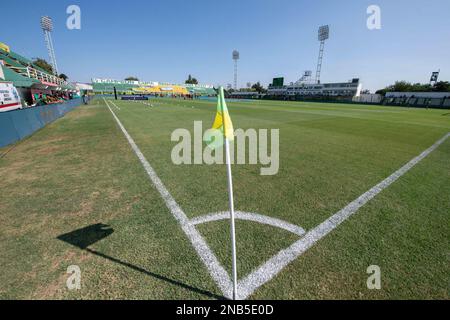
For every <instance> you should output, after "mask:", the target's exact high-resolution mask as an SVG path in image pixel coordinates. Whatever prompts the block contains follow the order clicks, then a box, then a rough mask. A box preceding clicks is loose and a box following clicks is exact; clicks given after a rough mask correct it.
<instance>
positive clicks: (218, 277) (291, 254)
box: [103, 98, 450, 299]
mask: <svg viewBox="0 0 450 320" xmlns="http://www.w3.org/2000/svg"><path fill="white" fill-rule="evenodd" d="M103 100H105V103H106V105H107V107H108V109H109V111H111V113H112V115H113V117H114V119H115V120H116V122H117V124H118V125H119V127H120V129H121V130H122V132H123V133H124V135H125V137H126V138H127V140H128V142H129V144H130V145H131V148H132V149H133V151H134V152H135V154H136V155H137V157H138V158H139V160H140V162H141V163H142V165H143V167H144V169H145V170H146V172H147V174H148V176H149V177H150V180H151V181H152V182H153V184H154V185H155V187H156V189H157V190H158V191H159V193H160V194H161V196H162V198H163V199H164V201H165V203H166V206H167V207H168V208H169V210H170V211H171V213H172V214H173V216H174V217H175V219H176V220H177V221H178V222H179V223H180V225H181V228H182V230H183V231H184V232H185V234H186V235H187V236H188V238H189V240H190V241H191V243H192V245H193V246H194V249H195V250H196V252H197V254H198V255H199V256H200V258H201V260H202V261H203V263H204V264H205V265H206V267H207V269H208V271H209V273H210V274H211V276H212V278H213V279H214V281H215V282H216V283H217V285H218V286H219V288H220V290H221V291H222V293H223V294H224V296H225V297H227V298H230V297H231V296H232V282H231V279H230V277H229V275H228V273H227V272H226V271H225V269H224V268H223V267H222V266H221V265H220V263H219V261H218V259H217V258H216V256H215V255H214V253H213V252H212V251H211V249H210V248H209V246H208V245H207V244H206V242H205V240H204V239H203V237H202V236H201V235H200V233H199V232H198V231H197V229H196V228H195V226H196V225H197V224H202V223H206V222H211V221H218V220H222V219H225V218H228V217H229V216H228V212H218V213H214V214H208V215H204V216H199V217H196V218H193V219H191V220H189V219H188V217H187V216H186V214H185V213H184V212H183V211H182V209H181V208H180V207H179V206H178V204H177V203H176V201H175V199H174V198H173V197H172V196H171V194H170V193H169V191H168V190H167V189H166V187H165V186H164V184H163V183H162V181H161V180H160V179H159V177H158V176H157V175H156V173H155V171H154V170H153V168H152V167H151V166H150V163H149V162H148V161H147V160H146V159H145V157H144V155H143V154H142V152H141V151H140V150H139V148H138V146H137V145H136V143H135V142H134V140H133V139H132V138H131V136H130V135H129V134H128V132H127V131H126V129H125V128H124V126H123V125H122V123H121V122H120V120H119V119H118V118H117V116H116V114H115V113H114V112H113V111H112V109H111V107H110V106H109V104H108V101H107V100H106V99H105V98H103ZM111 103H112V101H111ZM448 137H450V132H449V133H447V134H446V135H445V136H444V137H442V138H441V139H439V140H438V141H436V142H435V143H434V144H433V145H432V146H431V147H430V148H428V149H427V150H425V151H423V152H422V153H421V154H420V155H418V156H417V157H415V158H414V159H412V160H411V161H409V162H408V163H407V164H405V165H404V166H403V167H401V168H400V169H398V170H397V171H395V172H394V173H393V174H391V175H390V176H389V177H387V178H386V179H384V180H383V181H381V182H380V183H378V184H377V185H375V186H374V187H372V188H371V189H370V190H368V191H367V192H365V193H363V194H362V195H361V196H359V197H358V198H357V199H355V200H353V201H352V202H350V203H349V204H348V205H347V206H345V207H344V208H343V209H341V210H339V211H338V212H336V213H335V214H334V215H332V216H331V217H330V218H328V219H327V220H325V221H324V222H322V223H321V224H319V225H318V226H317V227H315V228H313V229H311V230H310V231H308V232H307V233H306V234H304V230H303V229H302V228H301V227H299V226H295V225H293V224H290V223H288V222H285V221H283V220H280V219H276V218H272V217H268V216H264V215H260V214H256V213H249V212H241V211H238V212H236V213H237V216H236V217H237V218H238V219H241V220H249V221H255V222H259V223H263V224H268V225H272V226H274V227H278V228H281V229H284V230H286V231H289V232H292V233H295V234H297V235H299V236H301V235H303V234H304V236H303V237H302V238H301V239H300V240H298V241H296V242H294V243H293V244H292V245H291V246H290V247H288V248H286V249H283V250H281V251H280V252H278V253H277V254H275V255H274V256H273V257H271V258H270V259H269V260H268V261H266V262H265V263H263V264H262V265H261V266H259V267H258V268H257V269H256V270H255V271H253V272H252V273H250V274H249V275H247V276H246V277H244V278H243V279H242V280H240V281H239V282H238V296H237V298H238V299H246V298H248V297H249V296H250V295H251V294H252V293H253V292H255V290H256V289H258V288H259V287H260V286H262V285H263V284H265V283H267V282H268V281H270V280H271V279H272V278H273V277H275V276H276V275H277V274H278V273H279V272H280V271H281V270H283V269H284V268H285V267H286V266H287V265H288V264H289V263H291V262H292V261H294V260H295V259H297V258H298V257H299V256H300V255H301V254H303V253H304V252H305V251H306V250H308V249H309V248H310V247H312V246H313V245H314V244H315V243H316V242H317V241H318V240H320V239H322V238H323V237H325V236H326V235H327V234H328V233H330V232H331V231H333V230H334V229H335V228H336V227H337V226H339V225H340V224H341V223H342V222H344V221H345V220H346V219H348V218H349V217H350V216H351V215H353V214H354V213H356V212H357V211H358V210H359V209H360V208H361V207H362V206H364V205H365V204H366V203H367V202H369V201H370V200H371V199H373V198H374V197H375V196H376V195H378V194H379V193H380V192H381V191H383V190H384V189H386V188H387V187H388V186H390V185H391V184H392V183H393V182H395V181H396V180H397V179H398V178H400V177H401V176H403V175H404V174H405V173H406V172H408V171H409V170H410V169H411V168H412V167H414V166H415V165H416V164H418V163H419V162H420V161H421V160H423V159H424V158H425V157H426V156H428V155H429V154H430V153H431V152H432V151H434V150H435V149H436V148H437V147H439V145H441V144H442V143H443V142H444V141H445V140H446V139H447V138H448Z"/></svg>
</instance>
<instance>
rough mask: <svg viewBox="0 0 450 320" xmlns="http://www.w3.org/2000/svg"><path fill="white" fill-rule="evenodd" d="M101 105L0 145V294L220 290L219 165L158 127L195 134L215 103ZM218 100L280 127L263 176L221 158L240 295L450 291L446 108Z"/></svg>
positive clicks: (449, 119)
mask: <svg viewBox="0 0 450 320" xmlns="http://www.w3.org/2000/svg"><path fill="white" fill-rule="evenodd" d="M106 101H108V102H106ZM106 101H105V100H104V99H100V98H97V99H95V100H94V101H93V102H91V104H90V105H88V106H82V107H79V108H77V109H76V110H74V111H72V112H70V113H69V114H68V115H66V116H65V117H64V118H62V119H59V120H57V121H56V122H54V123H52V124H51V125H49V126H47V127H46V128H44V129H42V130H40V131H38V132H37V133H35V134H34V135H33V136H31V137H30V138H28V139H26V140H24V141H23V142H21V143H18V144H17V145H16V146H13V148H12V149H11V147H10V148H3V149H0V154H4V155H3V156H2V157H1V158H0V176H1V177H2V178H1V180H0V188H1V190H2V201H1V202H0V212H1V214H0V238H1V239H0V240H1V241H0V260H1V264H2V273H1V274H0V281H1V283H2V286H1V287H0V297H1V298H55V299H62V298H75V299H76V298H94V299H95V298H99V299H100V298H102V299H104V298H125V299H136V298H141V299H210V298H213V299H217V298H219V299H220V298H223V297H229V287H228V286H229V276H228V274H230V271H231V251H230V240H229V234H230V233H229V222H228V220H226V219H221V220H217V221H208V219H207V218H208V217H211V216H207V215H211V214H214V213H219V212H223V211H226V210H227V209H228V195H227V184H226V168H225V166H224V165H205V164H203V165H175V164H173V163H172V160H171V152H172V148H173V147H174V146H175V144H176V142H173V141H171V139H170V137H171V133H172V132H173V131H174V130H175V129H177V128H185V129H188V130H189V131H191V132H192V131H193V128H194V127H193V126H194V121H202V122H203V129H204V130H206V129H208V128H209V127H210V126H211V124H212V121H213V117H214V115H215V108H216V103H215V102H214V101H206V100H205V101H201V100H195V101H190V100H176V99H151V100H149V101H148V102H146V103H143V102H130V101H114V100H112V99H106ZM228 109H229V111H230V115H231V118H232V121H233V124H234V127H235V129H237V128H243V129H248V128H255V129H279V135H280V144H279V146H280V149H279V171H278V173H277V174H276V175H272V176H262V175H260V167H261V166H260V165H250V164H248V165H233V168H232V169H233V183H234V196H235V208H236V210H238V211H240V212H243V213H242V214H241V216H240V217H239V215H238V218H241V219H238V220H237V221H236V228H237V229H236V237H237V253H238V261H237V263H238V277H239V280H240V287H239V289H240V291H241V292H242V296H241V298H247V299H339V298H341V299H384V298H386V299H413V298H419V299H431V298H442V299H448V298H449V283H448V279H449V275H450V264H449V256H448V253H449V251H448V248H449V245H450V239H449V237H448V235H449V234H450V224H449V219H450V216H449V215H450V197H449V194H450V137H449V138H448V139H447V138H445V137H448V133H449V132H450V113H449V112H448V110H432V109H430V110H426V109H411V108H396V107H380V106H361V105H353V104H325V103H306V102H282V101H232V102H228ZM114 115H115V116H116V117H117V120H119V121H120V123H121V124H122V125H123V128H122V129H123V130H122V129H121V127H120V126H119V125H118V122H117V121H116V119H115V117H114ZM123 131H126V132H127V133H128V135H129V138H131V139H133V141H134V142H135V147H137V148H138V150H139V151H140V152H142V156H141V159H139V158H138V157H137V156H136V154H135V151H136V148H135V149H134V150H133V149H132V147H131V146H130V144H129V141H127V138H126V136H125V135H124V132H123ZM424 151H426V153H425V154H423V152H424ZM420 155H422V156H420ZM418 156H419V158H416V157H418ZM413 159H415V160H414V161H413V162H410V161H411V160H413ZM142 161H144V162H145V161H148V164H149V165H150V166H151V167H150V173H149V168H148V167H145V166H143V164H142ZM408 163H409V164H410V165H409V166H407V167H406V168H405V167H404V166H405V165H407V164H408ZM402 168H404V170H402V171H400V172H399V173H398V175H397V176H394V177H393V176H392V174H393V173H394V172H396V171H397V170H399V169H402ZM151 173H153V174H154V176H153V180H152V175H151ZM156 175H157V181H156V183H155V176H156ZM387 178H390V180H388V181H386V180H385V179H387ZM158 181H159V182H160V184H158ZM383 181H385V182H386V183H385V184H383V187H382V189H376V190H375V191H374V189H373V188H374V187H375V186H376V185H377V184H379V183H380V182H383ZM370 190H372V192H371V193H370V194H372V195H373V198H372V197H371V198H370V199H366V198H367V197H368V195H367V194H366V196H364V197H363V198H364V199H366V200H367V201H363V202H364V203H361V201H359V202H357V203H359V204H360V205H357V204H355V205H351V206H350V207H349V206H348V205H349V204H351V203H352V202H353V201H354V200H356V199H358V198H359V197H360V196H362V195H364V194H365V193H366V192H367V191H370ZM161 194H163V195H165V198H163V197H162V195H161ZM346 208H347V209H346ZM343 209H344V210H343ZM180 212H181V213H180ZM244 213H247V215H245V214H244ZM336 214H337V216H336ZM205 216H206V218H205ZM333 216H334V217H336V219H331V220H327V219H329V218H330V217H333ZM180 217H181V219H180ZM245 217H247V219H245ZM249 217H252V218H251V219H253V220H255V219H257V218H255V217H258V219H260V221H251V219H250V218H249ZM216 218H217V216H216ZM339 219H341V220H339ZM210 220H214V218H212V219H210ZM337 220H339V221H338V222H337ZM197 222H198V224H197ZM324 222H325V225H324V224H323V223H324ZM318 226H319V227H318ZM320 226H322V227H320ZM324 230H325V231H324ZM294 244H295V246H294V247H292V246H293V245H294ZM280 250H284V251H281V254H280ZM208 259H209V260H208ZM211 259H212V260H211ZM266 261H269V264H266ZM205 262H206V263H205ZM69 265H77V266H79V267H80V270H81V276H82V278H81V289H80V290H68V289H67V287H66V279H67V277H68V274H67V273H66V269H67V267H68V266H69ZM370 265H378V266H379V267H380V269H381V275H382V276H381V281H382V283H381V289H380V290H369V289H368V288H367V285H366V281H367V278H368V276H369V274H367V272H366V270H367V268H368V266H370ZM224 274H225V275H224ZM249 275H250V276H249Z"/></svg>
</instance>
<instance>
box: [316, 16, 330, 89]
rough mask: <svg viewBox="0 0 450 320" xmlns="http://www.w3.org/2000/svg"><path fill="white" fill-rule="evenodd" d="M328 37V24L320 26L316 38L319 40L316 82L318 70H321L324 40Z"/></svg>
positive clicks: (318, 77) (318, 79)
mask: <svg viewBox="0 0 450 320" xmlns="http://www.w3.org/2000/svg"><path fill="white" fill-rule="evenodd" d="M329 37H330V26H329V25H325V26H320V27H319V32H318V37H317V38H318V39H319V41H320V48H319V59H318V60H317V69H316V83H320V72H321V70H322V58H323V50H324V47H325V40H327V39H328V38H329Z"/></svg>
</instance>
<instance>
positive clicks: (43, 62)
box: [33, 58, 53, 74]
mask: <svg viewBox="0 0 450 320" xmlns="http://www.w3.org/2000/svg"><path fill="white" fill-rule="evenodd" d="M33 64H34V65H36V66H38V67H39V68H41V69H44V70H45V71H47V72H48V73H51V74H53V67H52V66H51V64H50V63H48V62H47V61H46V60H45V59H42V58H34V59H33Z"/></svg>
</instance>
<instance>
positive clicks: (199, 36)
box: [0, 0, 450, 91]
mask: <svg viewBox="0 0 450 320" xmlns="http://www.w3.org/2000/svg"><path fill="white" fill-rule="evenodd" d="M70 4H76V5H79V6H80V8H81V23H82V25H81V30H68V29H67V28H66V19H67V17H68V15H67V14H66V8H67V6H68V5H70ZM371 4H376V5H379V6H380V8H381V23H382V28H381V30H372V31H371V30H368V29H367V27H366V19H367V17H368V15H367V14H366V9H367V7H368V6H369V5H371ZM0 12H2V27H1V29H0V42H5V43H6V44H8V45H10V47H11V49H12V50H13V51H15V52H17V53H19V54H22V55H24V56H26V57H30V58H31V57H44V58H47V51H46V48H45V44H44V38H43V35H42V31H41V30H40V28H39V18H40V16H42V15H49V16H51V17H52V18H53V20H54V26H55V30H54V34H53V40H54V43H55V51H56V57H57V60H58V66H59V69H60V72H63V73H66V74H67V75H69V77H70V80H72V81H84V82H88V81H90V79H91V78H92V77H108V78H115V79H123V78H124V77H126V76H129V75H135V76H137V77H139V79H141V80H147V81H167V82H183V81H184V80H185V79H186V77H187V75H188V74H189V73H190V74H193V75H194V76H195V77H197V78H198V79H199V80H200V82H202V83H211V84H214V85H215V84H223V85H226V84H227V83H232V82H233V61H232V59H231V52H232V50H233V49H238V50H239V51H240V55H241V59H240V61H239V84H240V85H241V86H245V84H246V83H247V82H252V83H253V82H256V81H261V82H262V83H263V84H265V85H267V84H268V83H269V82H270V81H271V79H272V78H273V77H276V76H284V77H285V81H287V82H290V81H295V80H297V79H298V78H299V77H300V75H301V73H302V72H303V70H308V69H309V70H315V66H316V61H317V55H318V49H319V43H318V41H317V28H318V26H319V25H322V24H329V25H330V27H331V37H330V39H329V40H328V41H327V43H326V46H325V55H324V61H323V67H322V76H321V79H322V82H331V81H347V80H349V79H351V78H353V77H359V78H361V81H362V82H363V84H364V87H365V88H368V89H371V90H372V91H373V90H376V89H379V88H381V87H384V86H386V85H388V84H391V83H393V82H394V81H396V80H407V81H411V82H427V81H428V80H429V76H430V74H431V72H432V71H434V70H437V69H439V68H440V69H441V77H440V79H442V80H450V58H449V56H450V54H449V53H450V19H448V14H449V12H450V1H448V0H429V1H415V0H370V1H366V0H345V1H337V0H317V1H306V0H304V1H302V0H290V1H288V0H258V1H253V0H240V1H234V0H229V1H215V0H209V1H206V0H195V1H194V0H183V1H182V0H170V1H163V0H158V1H157V0H148V1H134V0H129V1H113V0H110V1H101V0H90V1H65V0H59V1H55V0H53V1H50V0H40V1H2V2H1V4H0Z"/></svg>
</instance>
